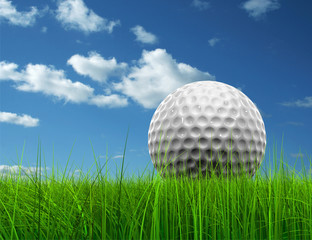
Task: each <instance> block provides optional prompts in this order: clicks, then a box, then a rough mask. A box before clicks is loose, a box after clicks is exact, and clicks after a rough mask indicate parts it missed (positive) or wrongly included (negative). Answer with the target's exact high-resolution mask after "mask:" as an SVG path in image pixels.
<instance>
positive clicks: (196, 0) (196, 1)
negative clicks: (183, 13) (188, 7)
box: [192, 0, 210, 10]
mask: <svg viewBox="0 0 312 240" xmlns="http://www.w3.org/2000/svg"><path fill="white" fill-rule="evenodd" d="M192 6H193V7H195V8H197V9H199V10H206V9H208V8H209V7H210V3H209V2H207V1H202V0H193V1H192Z"/></svg>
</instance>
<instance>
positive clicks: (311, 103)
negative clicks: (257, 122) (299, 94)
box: [281, 97, 312, 108]
mask: <svg viewBox="0 0 312 240" xmlns="http://www.w3.org/2000/svg"><path fill="white" fill-rule="evenodd" d="M281 105H283V106H286V107H305V108H312V97H305V98H304V99H303V100H297V101H293V102H284V103H281Z"/></svg>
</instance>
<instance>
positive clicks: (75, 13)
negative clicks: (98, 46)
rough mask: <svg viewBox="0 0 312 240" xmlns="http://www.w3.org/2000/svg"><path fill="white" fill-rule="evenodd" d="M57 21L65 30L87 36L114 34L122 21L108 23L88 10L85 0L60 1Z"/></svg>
mask: <svg viewBox="0 0 312 240" xmlns="http://www.w3.org/2000/svg"><path fill="white" fill-rule="evenodd" d="M56 19H57V20H58V21H60V22H61V23H62V25H63V27H64V28H65V29H74V30H80V31H82V32H84V33H86V34H89V33H91V32H99V31H103V30H104V31H107V32H108V33H112V31H113V28H114V27H115V26H118V25H120V21H119V20H117V21H108V20H107V19H105V18H102V17H100V16H98V15H97V14H95V13H94V12H93V11H92V10H91V9H89V8H87V6H86V5H85V3H84V2H83V0H63V1H59V4H58V9H57V10H56Z"/></svg>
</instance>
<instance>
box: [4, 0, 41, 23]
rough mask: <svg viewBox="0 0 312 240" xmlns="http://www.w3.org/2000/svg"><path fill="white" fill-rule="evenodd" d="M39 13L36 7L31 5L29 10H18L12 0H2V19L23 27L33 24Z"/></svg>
mask: <svg viewBox="0 0 312 240" xmlns="http://www.w3.org/2000/svg"><path fill="white" fill-rule="evenodd" d="M39 14H40V12H39V10H38V9H37V8H36V7H30V11H28V12H18V11H17V10H16V7H15V6H13V5H12V2H11V1H7V0H0V19H6V20H7V21H8V22H9V23H10V24H13V25H17V26H21V27H28V26H32V25H33V24H34V23H35V22H36V17H37V16H39Z"/></svg>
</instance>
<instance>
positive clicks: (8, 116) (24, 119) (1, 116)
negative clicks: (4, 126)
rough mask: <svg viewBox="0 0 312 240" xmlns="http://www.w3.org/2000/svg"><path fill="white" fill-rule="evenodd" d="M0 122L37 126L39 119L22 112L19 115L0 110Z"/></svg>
mask: <svg viewBox="0 0 312 240" xmlns="http://www.w3.org/2000/svg"><path fill="white" fill-rule="evenodd" d="M0 122H4V123H11V124H16V125H22V126H24V127H37V126H38V125H39V119H38V118H33V117H31V116H29V115H26V114H23V115H21V116H19V115H17V114H16V113H10V112H0Z"/></svg>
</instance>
